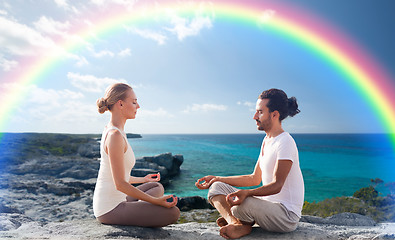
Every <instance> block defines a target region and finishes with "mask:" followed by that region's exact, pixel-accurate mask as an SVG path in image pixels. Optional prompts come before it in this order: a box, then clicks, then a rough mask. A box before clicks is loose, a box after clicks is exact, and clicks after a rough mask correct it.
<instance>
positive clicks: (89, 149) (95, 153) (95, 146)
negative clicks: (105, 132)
mask: <svg viewBox="0 0 395 240" xmlns="http://www.w3.org/2000/svg"><path fill="white" fill-rule="evenodd" d="M78 154H79V155H80V156H81V157H86V158H99V157H100V142H98V141H89V142H88V143H85V144H81V145H80V146H79V147H78Z"/></svg>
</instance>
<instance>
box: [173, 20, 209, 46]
mask: <svg viewBox="0 0 395 240" xmlns="http://www.w3.org/2000/svg"><path fill="white" fill-rule="evenodd" d="M171 23H172V24H173V25H174V26H173V28H166V29H167V30H168V31H170V32H172V33H174V34H176V35H177V37H178V40H180V41H182V40H183V39H184V38H186V37H188V36H196V35H198V34H199V32H200V30H202V29H203V28H211V27H212V26H213V24H212V22H211V19H210V17H208V16H204V17H203V16H198V17H195V18H193V19H192V20H188V19H187V18H182V17H179V16H176V15H173V16H172V18H171Z"/></svg>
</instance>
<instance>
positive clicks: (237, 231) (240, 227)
mask: <svg viewBox="0 0 395 240" xmlns="http://www.w3.org/2000/svg"><path fill="white" fill-rule="evenodd" d="M251 230H252V226H251V225H245V224H228V225H226V226H223V227H221V229H220V230H219V234H220V235H221V236H222V237H224V238H226V239H235V238H241V237H243V236H245V235H248V234H250V233H251Z"/></svg>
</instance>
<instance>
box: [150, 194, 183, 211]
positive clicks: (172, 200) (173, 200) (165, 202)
mask: <svg viewBox="0 0 395 240" xmlns="http://www.w3.org/2000/svg"><path fill="white" fill-rule="evenodd" d="M177 201H178V199H177V197H176V196H174V195H167V196H162V197H159V198H157V200H156V201H155V204H156V205H159V206H162V207H166V208H172V207H174V206H176V205H177Z"/></svg>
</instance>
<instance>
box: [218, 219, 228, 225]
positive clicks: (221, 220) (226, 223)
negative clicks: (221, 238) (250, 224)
mask: <svg viewBox="0 0 395 240" xmlns="http://www.w3.org/2000/svg"><path fill="white" fill-rule="evenodd" d="M217 225H218V226H219V227H223V226H226V225H228V222H227V221H226V220H225V218H223V217H219V218H218V219H217Z"/></svg>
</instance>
